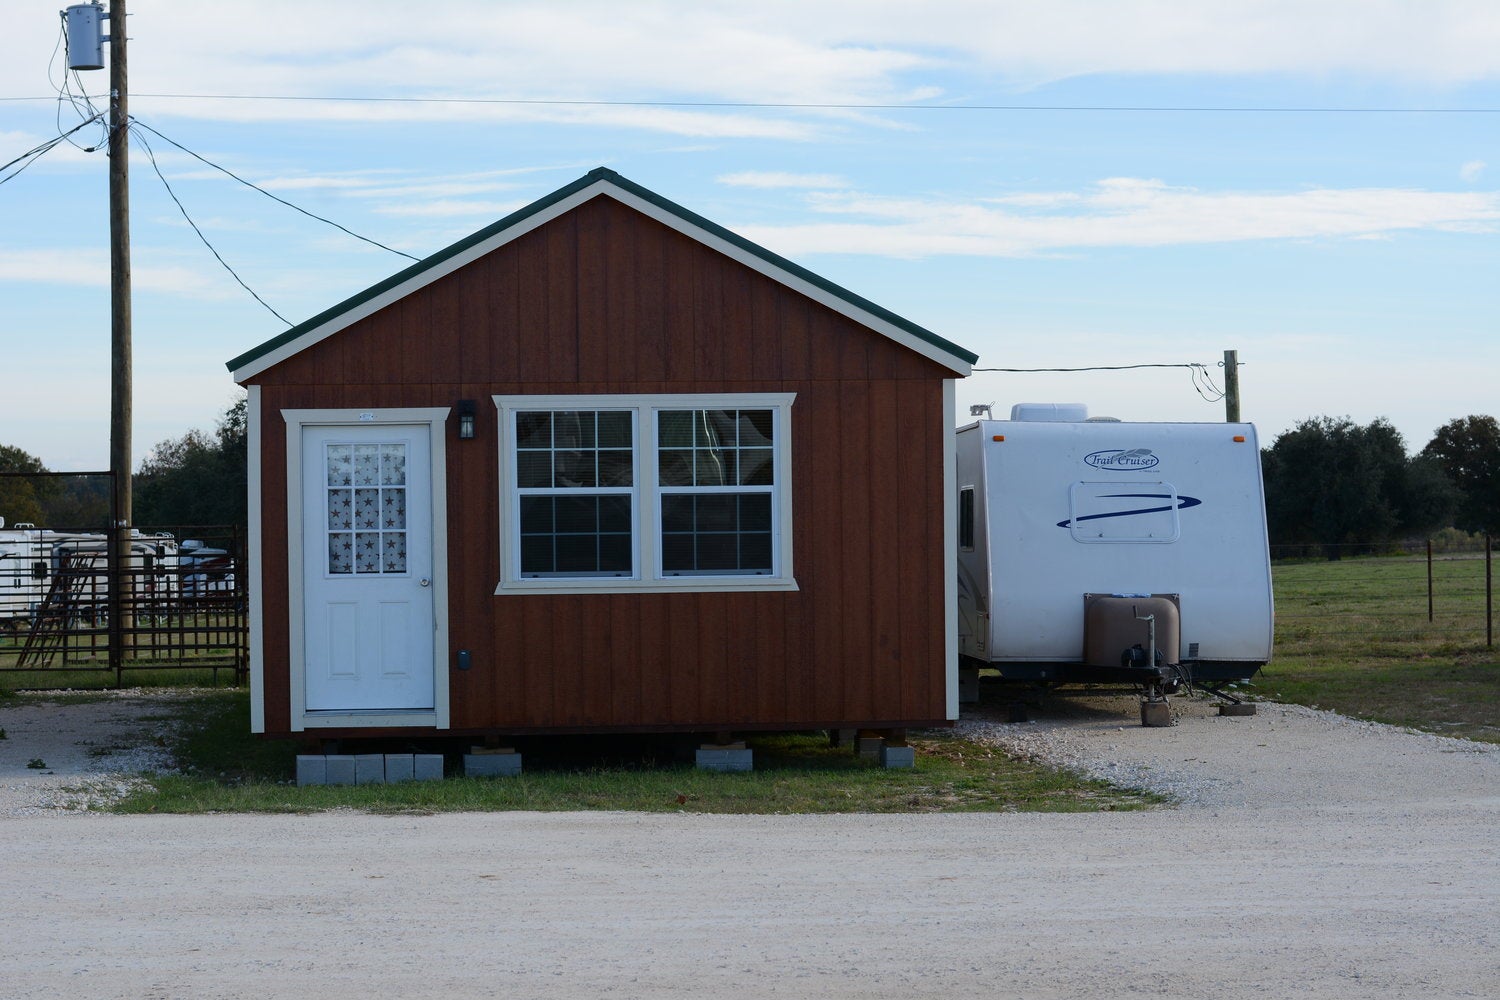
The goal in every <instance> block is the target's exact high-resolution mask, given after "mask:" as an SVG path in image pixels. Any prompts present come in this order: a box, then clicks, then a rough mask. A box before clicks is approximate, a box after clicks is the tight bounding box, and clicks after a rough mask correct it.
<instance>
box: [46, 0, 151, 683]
mask: <svg viewBox="0 0 1500 1000" xmlns="http://www.w3.org/2000/svg"><path fill="white" fill-rule="evenodd" d="M60 13H61V14H62V17H63V21H64V24H65V25H66V31H67V39H68V50H67V51H68V59H67V63H68V66H67V69H66V70H64V72H70V71H77V70H91V69H103V68H104V50H103V45H102V41H103V33H102V31H101V27H100V22H101V21H104V20H108V21H109V23H110V29H111V30H110V32H109V36H108V38H109V116H108V124H109V337H110V366H109V367H110V407H109V471H110V479H111V480H112V483H111V489H110V496H111V503H110V512H109V534H110V545H109V550H108V551H109V559H108V561H109V581H110V585H109V632H110V641H109V658H110V666H111V667H113V668H114V669H115V671H116V673H115V676H116V677H117V678H118V677H119V669H120V665H121V661H122V657H123V655H124V644H123V642H122V641H121V639H122V637H123V636H124V635H125V634H126V631H127V630H128V629H129V625H130V623H129V621H128V619H129V618H130V617H131V609H130V608H129V607H128V606H127V604H126V601H125V600H124V589H125V586H126V579H127V575H128V574H129V566H130V523H131V521H132V520H133V519H134V512H133V509H132V508H133V506H134V505H133V497H132V493H131V482H130V458H131V456H130V443H131V442H130V432H131V428H130V424H131V418H132V411H133V405H132V389H131V382H132V378H133V370H132V368H133V366H132V362H131V349H130V104H129V88H128V86H127V76H126V66H127V63H126V59H125V43H126V35H127V32H126V30H125V18H126V16H127V15H126V11H125V0H110V5H109V13H107V14H106V13H105V12H104V8H103V7H102V6H101V5H100V3H99V0H92V2H90V3H77V4H73V5H72V6H71V7H68V8H67V9H66V10H64V11H61V12H60Z"/></svg>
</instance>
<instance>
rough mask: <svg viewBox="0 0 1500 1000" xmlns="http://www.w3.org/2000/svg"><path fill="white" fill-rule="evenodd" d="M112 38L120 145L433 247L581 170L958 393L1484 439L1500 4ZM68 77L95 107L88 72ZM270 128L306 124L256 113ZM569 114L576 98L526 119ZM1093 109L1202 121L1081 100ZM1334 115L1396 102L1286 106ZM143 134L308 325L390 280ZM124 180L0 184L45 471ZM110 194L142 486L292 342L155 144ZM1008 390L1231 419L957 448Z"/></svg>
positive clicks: (543, 23)
mask: <svg viewBox="0 0 1500 1000" xmlns="http://www.w3.org/2000/svg"><path fill="white" fill-rule="evenodd" d="M58 7H59V4H58V3H56V2H55V0H52V2H46V3H43V2H40V0H12V2H10V3H8V4H7V5H6V13H7V30H6V31H5V32H4V33H3V35H0V98H3V99H0V162H4V161H6V160H9V159H11V158H12V157H15V156H18V155H20V154H21V153H23V152H25V151H26V150H28V149H30V148H32V147H33V146H35V145H37V144H38V143H41V142H43V141H45V140H47V139H49V138H51V137H53V136H55V135H57V133H58V131H59V124H60V123H61V127H62V128H64V129H65V128H71V127H72V126H73V125H74V124H76V123H77V122H78V120H79V118H78V115H77V113H76V112H75V111H74V109H73V107H72V106H71V105H69V104H62V105H61V106H60V105H59V102H58V99H57V91H58V86H59V85H60V83H61V80H62V77H61V73H60V61H59V59H60V57H59V56H56V55H54V54H53V53H54V46H55V45H56V43H57V40H58V17H57V9H58ZM130 9H131V18H130V21H131V26H130V37H131V44H130V90H131V94H132V97H131V111H132V113H133V114H134V115H135V117H136V118H137V119H138V120H139V121H141V122H142V123H144V124H147V125H150V126H152V127H153V128H156V129H158V130H159V131H161V132H162V133H163V134H165V135H166V136H169V137H171V138H172V139H173V140H176V141H177V142H179V143H181V144H182V145H183V146H186V147H188V148H189V149H192V150H194V151H196V152H197V153H200V154H201V155H203V156H204V157H206V158H208V159H209V160H212V161H213V162H215V163H218V164H221V165H223V166H225V167H227V168H229V169H231V170H233V171H234V172H236V173H238V174H240V175H241V176H243V177H245V178H246V179H248V180H251V181H254V182H255V183H256V184H258V185H261V186H263V187H265V188H266V189H268V190H271V191H273V192H275V193H276V194H277V195H279V196H281V197H283V198H286V199H288V200H290V201H293V202H295V203H296V204H298V205H301V206H303V207H304V208H306V209H308V210H309V211H312V212H315V213H318V214H321V215H324V216H327V217H328V218H330V219H333V220H335V221H337V222H339V223H341V224H343V225H345V226H347V227H349V228H350V229H352V230H354V231H355V232H358V233H360V234H362V235H365V236H368V237H370V238H372V239H375V240H378V241H380V242H382V243H385V244H387V245H389V246H391V247H395V248H397V249H400V250H402V251H405V252H407V253H410V254H413V255H415V256H418V257H421V256H425V255H426V254H429V253H431V252H433V251H435V250H438V249H440V248H441V247H443V246H446V245H447V244H449V243H451V242H452V241H454V240H456V239H458V238H460V237H462V236H464V235H467V234H468V233H470V232H472V231H474V230H476V229H478V228H480V227H482V226H484V225H486V224H488V223H489V222H492V221H494V220H495V219H497V218H499V217H501V216H503V215H505V214H507V213H508V212H510V211H512V210H514V209H516V208H519V207H521V206H522V205H525V204H527V203H529V202H531V201H533V200H535V199H536V198H539V197H541V196H543V195H545V194H547V193H548V192H550V191H552V190H554V189H556V188H557V187H560V186H562V185H563V184H566V183H567V182H569V181H571V180H573V179H575V178H577V177H578V176H580V175H582V174H583V173H585V172H586V171H588V170H589V169H591V168H593V167H595V166H600V165H603V166H608V167H611V168H612V169H614V170H617V171H619V172H620V173H622V174H624V175H625V176H626V177H629V178H630V179H631V180H634V181H636V182H638V183H641V184H644V185H645V186H647V187H649V188H651V189H653V190H655V191H657V192H658V193H660V194H661V195H663V196H664V197H667V198H669V199H671V200H673V201H676V202H678V203H679V204H681V205H683V206H685V207H687V208H689V209H691V210H693V211H696V212H698V213H700V214H702V215H705V216H707V217H708V218H710V219H713V220H714V221H715V222H718V223H720V224H722V225H724V226H727V227H729V228H730V229H733V230H735V231H737V232H739V233H742V234H744V235H745V236H747V237H749V238H751V239H753V240H756V241H757V242H759V243H761V244H763V245H764V246H766V247H768V248H770V249H771V250H774V251H776V252H778V253H780V254H783V255H785V256H787V257H790V258H792V259H794V260H796V261H797V262H799V263H801V264H803V265H805V266H807V267H809V268H811V269H812V270H814V271H816V272H818V273H820V274H822V275H824V276H826V277H828V278H829V279H831V280H833V281H836V282H838V283H840V284H842V285H844V286H846V287H847V288H849V289H851V290H852V291H854V292H856V293H859V294H861V295H864V296H866V297H867V298H870V299H872V300H874V301H876V302H878V303H880V304H881V305H883V306H885V307H887V308H889V309H891V310H893V311H895V312H897V313H899V314H901V315H903V316H905V317H907V318H908V319H910V320H912V321H913V322H916V323H920V324H922V325H923V326H926V327H928V328H929V329H931V330H933V331H935V332H937V333H939V334H941V335H942V336H944V337H947V338H948V339H950V340H952V341H955V342H956V343H959V344H962V345H963V346H965V347H968V348H969V349H971V350H974V351H976V352H977V353H978V354H979V355H980V362H979V365H980V367H1000V368H1050V367H1083V366H1101V365H1129V364H1181V363H1187V362H1200V363H1203V364H1206V365H1208V366H1210V371H1211V374H1212V377H1213V378H1214V380H1215V381H1216V382H1218V383H1220V384H1222V381H1223V379H1222V372H1221V371H1220V370H1219V368H1218V367H1217V366H1218V364H1219V362H1220V361H1221V360H1222V357H1223V352H1224V351H1225V350H1226V349H1235V350H1237V351H1238V352H1239V358H1240V361H1241V363H1242V368H1241V376H1240V380H1241V394H1242V397H1243V406H1242V409H1243V414H1244V416H1245V418H1246V419H1249V420H1253V421H1255V422H1256V423H1257V424H1258V425H1259V427H1260V430H1261V435H1262V439H1263V443H1269V442H1270V441H1271V440H1272V439H1273V438H1274V436H1275V435H1276V434H1278V433H1280V432H1282V431H1284V430H1287V429H1289V428H1290V427H1291V426H1292V425H1294V424H1295V423H1296V422H1297V421H1298V420H1300V419H1303V418H1305V417H1309V416H1315V415H1322V414H1328V415H1334V416H1344V415H1347V416H1350V417H1352V418H1353V419H1355V420H1357V421H1359V422H1361V423H1364V422H1367V421H1370V420H1373V419H1375V418H1376V417H1386V418H1389V419H1390V420H1391V421H1392V422H1393V423H1394V424H1395V425H1396V427H1397V428H1398V429H1399V430H1400V431H1401V432H1402V434H1403V435H1404V436H1405V438H1406V442H1407V445H1408V447H1409V448H1411V449H1413V450H1416V449H1419V448H1420V447H1421V446H1422V445H1423V444H1425V443H1426V441H1427V440H1428V439H1429V438H1430V437H1431V435H1432V432H1433V430H1434V429H1435V428H1437V427H1438V426H1439V425H1440V424H1442V423H1444V422H1446V421H1447V420H1449V419H1451V418H1454V417H1460V416H1464V415H1467V414H1470V413H1491V414H1494V413H1496V412H1497V411H1500V400H1497V394H1496V390H1495V385H1496V372H1497V371H1500V337H1497V336H1496V332H1497V317H1500V309H1497V307H1500V239H1497V235H1500V5H1495V4H1493V3H1488V2H1478V0H1420V2H1419V0H1410V2H1398V0H1348V2H1345V0H1326V2H1319V0H1308V2H1304V3H1295V4H1294V3H1285V2H1269V0H1268V2H1259V0H1234V2H1224V3H1217V2H1208V0H1182V2H1177V0H1117V2H1108V3H1106V2H1097V3H1087V2H1079V0H1050V2H1035V3H1007V2H996V0H988V2H950V3H944V2H927V3H922V4H915V3H882V2H878V0H874V2H872V0H862V2H852V0H851V2H816V0H811V2H809V0H804V2H800V3H782V2H761V3H757V4H742V3H733V4H731V3H714V2H707V3H691V4H689V3H661V2H649V0H633V2H632V3H630V4H620V3H617V2H610V3H604V2H591V0H579V2H569V3H544V2H535V3H528V2H504V0H501V2H486V3H467V2H445V3H442V4H436V5H428V7H427V9H424V10H422V12H421V13H420V14H417V13H413V12H412V11H413V5H410V4H407V3H393V2H382V0H374V2H365V3H362V4H360V5H358V6H355V7H351V6H350V5H347V4H333V3H306V2H286V0H258V2H257V3H256V4H254V5H253V6H251V7H226V6H223V5H208V4H199V3H187V2H182V0H178V2H169V0H156V2H152V0H132V2H131V4H130ZM80 76H81V79H82V82H83V85H84V86H85V87H86V88H87V90H88V92H89V93H92V94H96V95H97V94H100V93H102V92H103V91H104V90H105V89H106V87H107V79H108V76H107V71H96V72H85V73H82V74H80ZM149 95H178V96H170V97H169V96H149ZM215 95H236V96H235V98H234V99H229V98H226V97H224V96H215ZM269 97H281V98H299V99H298V100H266V99H247V98H269ZM342 98H355V99H357V100H341V99H342ZM372 98H423V99H433V100H428V101H423V102H410V101H407V102H389V101H387V102H382V101H376V100H369V99H372ZM336 99H338V100H336ZM555 101H577V102H584V103H577V104H557V103H515V102H555ZM479 102H482V103H479ZM497 102H503V103H497ZM611 102H634V103H611ZM653 102H656V103H653ZM744 105H761V106H758V107H751V106H744ZM765 105H801V106H802V107H768V106H765ZM809 105H813V107H809ZM836 105H837V106H843V107H833V106H836ZM850 105H856V106H860V107H859V108H857V109H855V108H850V107H848V106H850ZM874 105H879V106H881V107H878V108H877V107H871V106H874ZM996 107H1001V108H1007V109H1011V110H994V108H996ZM1022 108H1024V109H1027V110H1020V109H1022ZM1079 108H1093V109H1103V108H1110V109H1198V110H1062V109H1079ZM1335 108H1337V109H1385V110H1380V111H1369V110H1362V111H1343V112H1340V111H1330V110H1289V109H1335ZM1031 109H1053V110H1031ZM1204 109H1207V110H1204ZM1224 109H1261V110H1224ZM1266 109H1271V110H1266ZM1431 109H1445V110H1441V111H1434V110H1431ZM75 138H77V139H80V140H83V144H84V145H92V144H93V143H94V142H97V141H99V139H100V135H99V132H98V130H97V129H94V128H89V129H85V130H84V131H82V132H80V133H78V134H77V136H75ZM145 139H146V141H148V142H150V143H151V145H152V147H153V148H154V150H155V152H156V158H157V162H158V164H159V165H160V167H161V169H162V171H163V173H164V174H165V175H166V177H167V180H168V181H169V182H170V183H171V185H172V188H173V189H174V190H175V191H176V193H177V195H178V197H179V198H180V199H181V200H182V202H183V204H184V205H185V206H186V208H187V211H188V213H189V215H190V216H191V217H192V219H193V221H194V222H196V223H197V224H198V226H199V227H200V228H201V229H202V230H203V232H204V233H205V235H206V236H207V237H208V239H209V240H210V241H211V242H212V243H213V244H214V246H215V247H216V248H217V250H218V251H219V253H220V254H221V255H222V256H223V257H224V259H225V260H226V261H228V262H229V263H230V264H231V265H232V266H233V267H234V268H235V270H236V271H237V272H238V273H239V275H240V276H241V278H243V279H244V281H245V283H246V284H248V285H249V286H250V287H251V288H253V289H255V291H256V292H257V293H258V294H259V295H260V296H261V297H262V298H264V299H265V300H266V301H267V302H268V303H269V304H270V305H271V306H273V307H274V308H275V309H276V310H277V311H278V312H279V313H281V315H282V316H284V317H286V319H287V320H288V321H290V322H291V323H296V322H300V321H301V320H303V319H306V318H307V317H309V316H311V315H313V314H315V313H317V312H320V311H321V310H323V309H324V308H326V307H328V306H329V305H332V304H334V303H335V302H338V301H340V300H342V299H343V298H345V297H347V296H348V295H350V294H353V293H354V292H357V291H359V290H360V289H362V288H364V287H367V286H368V285H370V284H373V283H374V282H376V281H378V280H380V279H381V278H384V277H385V276H387V275H388V274H390V273H392V272H394V271H396V270H399V269H400V268H401V267H402V266H404V264H405V263H406V262H405V261H404V260H403V258H401V257H398V256H396V255H394V254H391V253H388V252H386V251H383V250H379V249H376V248H374V247H371V246H368V245H367V244H364V243H360V242H358V241H356V240H353V239H351V238H349V237H347V236H345V235H344V234H342V233H340V232H338V231H337V230H335V229H332V228H329V227H327V226H323V225H321V224H319V223H316V222H314V221H312V220H310V219H307V218H306V217H304V216H301V215H298V214H296V213H294V212H292V211H290V210H288V209H285V208H283V207H281V206H279V205H276V204H275V203H273V202H271V201H269V200H267V199H265V198H264V197H262V196H261V195H259V194H257V193H255V192H253V191H250V190H248V189H246V188H244V187H241V186H240V185H237V184H235V183H234V182H233V181H231V180H229V179H227V178H225V177H224V176H223V175H221V174H218V173H216V172H214V171H213V170H211V169H209V168H207V167H205V166H204V165H203V164H202V163H200V162H198V161H196V160H193V159H192V158H190V157H188V156H187V155H185V154H183V153H181V152H179V151H178V150H175V149H174V148H172V146H170V145H169V144H168V143H166V142H164V141H161V140H159V139H157V138H155V137H153V136H152V135H150V133H146V135H145ZM106 167H107V165H106V161H105V157H104V155H103V153H102V152H95V153H85V152H82V151H80V150H77V149H74V148H72V147H69V146H61V147H59V148H57V149H56V150H54V151H53V152H51V153H50V154H48V155H47V156H46V157H44V158H42V159H41V160H39V161H37V162H36V163H35V164H34V165H32V166H31V167H30V168H29V169H27V170H26V171H25V172H24V173H22V174H20V175H19V176H17V177H15V178H14V179H12V180H11V181H9V182H8V183H4V184H0V339H3V345H4V354H3V358H0V443H5V444H11V445H16V446H19V447H21V448H24V449H25V450H27V451H29V452H31V453H33V454H36V455H38V456H39V457H41V458H42V460H43V461H44V462H46V463H47V464H48V466H49V467H51V468H54V469H64V470H66V469H97V468H103V467H105V466H106V465H107V461H108V436H109V386H108V378H109V293H108V236H107V211H106V210H107V200H106V199H107V187H106ZM131 192H132V193H131V200H132V206H131V207H132V247H133V267H134V275H135V300H134V311H135V335H134V349H135V375H136V380H135V381H136V399H135V411H136V412H135V452H136V456H137V461H139V459H140V458H142V457H144V456H145V455H146V453H147V452H148V451H149V448H150V446H151V445H152V444H154V443H156V442H158V441H161V440H163V439H166V438H172V437H177V436H180V435H181V434H182V433H184V432H185V431H187V430H188V429H190V428H193V427H199V428H204V429H209V428H211V427H212V426H213V424H214V422H215V420H216V418H217V417H218V415H219V414H221V413H222V412H223V410H224V409H225V407H226V406H227V405H228V404H229V403H230V402H231V401H232V399H233V398H234V393H235V388H234V386H233V383H232V382H231V381H230V379H229V377H228V374H227V372H226V370H225V368H224V362H225V361H226V360H228V359H229V358H231V357H234V356H236V355H238V354H240V353H242V352H243V351H245V350H248V349H249V348H251V347H253V346H255V345H257V344H259V343H261V342H262V341H264V340H267V339H269V338H271V337H273V336H275V335H276V334H278V333H280V332H281V331H282V330H283V329H285V325H284V324H283V323H281V322H280V321H279V320H277V319H276V318H275V317H274V316H273V315H271V314H270V313H269V312H267V311H266V310H265V309H264V308H263V307H262V306H261V305H260V304H258V303H257V302H256V301H255V300H254V299H252V298H251V297H250V296H249V295H248V294H247V293H246V292H245V291H244V290H243V289H241V288H240V286H239V285H237V284H236V283H235V282H234V280H233V279H232V278H231V277H230V276H229V275H228V274H227V273H226V272H225V271H224V269H223V268H222V267H221V266H220V265H219V263H218V262H217V261H215V260H214V258H213V257H212V255H211V254H210V253H209V251H208V250H207V249H206V248H204V246H203V245H202V243H200V242H199V241H198V238H197V237H196V236H195V235H194V233H193V232H192V230H191V229H190V228H189V227H188V225H187V223H186V222H185V221H184V220H183V218H182V216H181V215H180V214H179V212H178V210H177V208H176V206H175V205H173V204H172V202H171V200H170V199H169V198H168V196H167V194H166V191H165V189H164V188H163V185H162V183H161V182H160V181H159V180H158V179H157V177H156V175H155V173H154V172H153V170H152V167H151V163H150V161H149V160H148V159H147V156H146V153H145V150H144V148H143V147H141V146H139V145H137V146H135V147H134V148H133V150H132V154H131ZM1025 401H1076V402H1084V403H1087V404H1088V405H1089V406H1090V408H1091V410H1092V411H1093V412H1095V413H1104V414H1110V415H1113V416H1118V417H1121V418H1125V419H1145V420H1219V419H1222V418H1223V414H1224V410H1223V404H1222V403H1218V402H1211V401H1209V400H1207V399H1205V398H1203V396H1201V395H1200V394H1199V393H1198V392H1197V391H1196V390H1195V389H1194V386H1193V383H1192V381H1191V379H1190V377H1189V373H1188V372H1187V371H1186V370H1184V369H1161V370H1146V371H1133V372H1097V373H1081V374H1070V375H1040V374H1000V373H979V374H976V375H975V376H974V377H972V378H970V379H967V380H964V381H961V382H960V383H959V391H958V403H959V410H960V413H961V414H963V415H964V419H967V416H966V415H967V412H968V407H969V404H970V403H976V402H983V403H989V402H994V403H995V404H996V407H995V411H996V414H997V415H1000V414H1001V413H1003V412H1005V411H1007V410H1008V409H1009V406H1010V405H1011V404H1012V403H1015V402H1025ZM0 515H3V512H0Z"/></svg>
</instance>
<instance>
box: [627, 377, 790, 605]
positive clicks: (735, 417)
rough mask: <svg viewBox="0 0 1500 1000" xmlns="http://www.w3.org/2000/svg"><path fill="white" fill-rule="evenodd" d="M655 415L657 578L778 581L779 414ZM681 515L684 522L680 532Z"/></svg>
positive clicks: (759, 409) (758, 410) (670, 411)
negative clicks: (717, 500) (762, 578)
mask: <svg viewBox="0 0 1500 1000" xmlns="http://www.w3.org/2000/svg"><path fill="white" fill-rule="evenodd" d="M655 412H656V420H655V426H656V449H655V451H656V460H657V470H658V479H657V489H656V499H657V505H656V506H657V518H656V532H657V540H658V543H659V558H658V565H657V572H658V573H659V575H660V576H662V577H663V578H671V577H683V576H775V575H776V573H777V565H776V563H777V559H776V556H777V546H776V526H777V512H776V502H777V488H776V472H775V469H776V443H777V437H778V435H777V433H776V422H777V418H778V415H779V411H778V408H776V407H767V406H753V407H749V406H747V407H732V408H730V407H726V408H709V407H698V408H694V409H682V408H673V407H666V406H663V407H657V408H656V411H655ZM726 480H728V482H726ZM761 497H764V498H765V499H764V500H763V501H762V500H760V499H759V498H761ZM714 498H722V499H724V500H732V501H733V503H732V504H724V503H715V502H713V499H714ZM689 499H690V500H691V503H690V505H689V504H684V503H683V501H684V500H689ZM746 501H750V503H749V504H748V505H747V503H746ZM685 509H688V510H690V513H689V514H688V523H687V524H686V525H682V526H678V525H679V524H680V518H681V517H682V513H683V511H684V510H685ZM731 509H732V519H733V524H732V525H730V524H726V523H724V522H725V520H726V518H727V517H729V516H731V515H730V511H731ZM747 510H748V511H749V512H750V516H751V518H753V523H752V524H749V525H747V524H746V513H747ZM716 522H717V523H716Z"/></svg>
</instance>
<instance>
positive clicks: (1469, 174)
mask: <svg viewBox="0 0 1500 1000" xmlns="http://www.w3.org/2000/svg"><path fill="white" fill-rule="evenodd" d="M1485 166H1486V164H1485V162H1484V161H1483V160H1470V161H1469V162H1468V163H1465V164H1464V165H1463V166H1461V167H1459V168H1458V176H1459V177H1462V178H1463V179H1464V180H1465V181H1467V182H1468V183H1470V184H1473V183H1476V182H1477V181H1478V180H1479V175H1480V174H1482V173H1484V168H1485Z"/></svg>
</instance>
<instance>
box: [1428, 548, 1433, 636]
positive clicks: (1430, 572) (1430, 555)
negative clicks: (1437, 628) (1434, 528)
mask: <svg viewBox="0 0 1500 1000" xmlns="http://www.w3.org/2000/svg"><path fill="white" fill-rule="evenodd" d="M1427 624H1429V625H1431V624H1432V539H1430V538H1429V539H1427Z"/></svg>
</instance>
